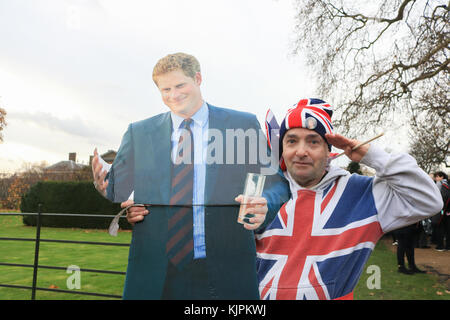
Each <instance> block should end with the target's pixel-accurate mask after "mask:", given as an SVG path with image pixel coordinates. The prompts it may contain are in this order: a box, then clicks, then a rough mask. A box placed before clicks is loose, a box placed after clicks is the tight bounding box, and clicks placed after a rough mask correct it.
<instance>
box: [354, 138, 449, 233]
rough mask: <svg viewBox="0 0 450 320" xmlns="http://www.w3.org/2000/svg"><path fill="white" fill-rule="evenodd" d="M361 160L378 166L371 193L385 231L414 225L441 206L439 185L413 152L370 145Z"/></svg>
mask: <svg viewBox="0 0 450 320" xmlns="http://www.w3.org/2000/svg"><path fill="white" fill-rule="evenodd" d="M361 163H362V164H365V165H367V166H369V167H371V168H373V169H375V170H376V175H375V178H374V180H373V186H372V193H373V197H374V201H375V206H376V208H377V211H378V220H379V222H380V225H381V228H382V230H383V232H389V231H392V230H395V229H398V228H401V227H404V226H407V225H411V224H413V223H415V222H418V221H420V220H423V219H425V218H427V217H429V216H432V215H434V214H436V213H437V212H439V210H440V209H441V208H442V205H443V204H442V197H441V194H440V193H439V189H438V188H437V187H436V185H435V183H434V182H433V180H432V179H431V178H430V177H429V176H428V175H427V174H426V173H425V172H424V171H423V170H422V169H420V168H419V166H418V165H417V162H416V160H415V159H414V158H413V157H411V156H410V155H408V154H406V153H398V154H390V153H387V152H385V151H384V150H382V149H380V148H378V147H376V146H373V145H371V146H370V148H369V151H368V152H367V154H366V155H365V156H364V158H363V159H362V160H361Z"/></svg>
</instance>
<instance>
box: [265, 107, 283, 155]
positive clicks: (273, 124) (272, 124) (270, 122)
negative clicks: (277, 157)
mask: <svg viewBox="0 0 450 320" xmlns="http://www.w3.org/2000/svg"><path fill="white" fill-rule="evenodd" d="M265 126H266V137H267V144H268V145H269V148H270V149H272V145H273V143H272V142H273V141H274V139H277V140H278V139H279V138H280V133H279V132H280V126H279V125H278V122H277V119H276V118H275V116H274V114H273V113H272V110H270V109H269V110H267V113H266V121H265ZM273 133H275V136H272V134H273Z"/></svg>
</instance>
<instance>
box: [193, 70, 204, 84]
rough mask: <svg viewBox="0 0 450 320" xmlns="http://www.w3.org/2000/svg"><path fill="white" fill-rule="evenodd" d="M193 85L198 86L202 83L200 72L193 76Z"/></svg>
mask: <svg viewBox="0 0 450 320" xmlns="http://www.w3.org/2000/svg"><path fill="white" fill-rule="evenodd" d="M194 80H195V83H196V84H197V85H198V86H200V84H201V83H202V74H201V73H200V72H197V73H196V74H195V79H194Z"/></svg>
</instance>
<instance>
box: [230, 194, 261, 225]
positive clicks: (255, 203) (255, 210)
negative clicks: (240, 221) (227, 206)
mask: <svg viewBox="0 0 450 320" xmlns="http://www.w3.org/2000/svg"><path fill="white" fill-rule="evenodd" d="M234 200H235V201H236V202H239V203H241V204H242V203H243V202H244V196H243V195H242V194H240V195H238V196H237V197H236V198H235V199H234ZM267 211H268V208H267V200H266V199H265V198H263V197H247V205H246V208H245V212H244V215H245V216H246V218H245V219H244V228H245V229H247V230H255V229H257V228H259V226H261V224H262V223H263V222H264V220H265V219H266V214H267Z"/></svg>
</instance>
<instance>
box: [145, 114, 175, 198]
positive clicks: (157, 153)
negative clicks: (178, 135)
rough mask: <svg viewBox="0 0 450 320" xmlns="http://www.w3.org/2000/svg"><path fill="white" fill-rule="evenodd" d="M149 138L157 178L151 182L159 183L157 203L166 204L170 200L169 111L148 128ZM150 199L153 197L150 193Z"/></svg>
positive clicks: (170, 128)
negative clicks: (155, 163) (155, 162)
mask: <svg viewBox="0 0 450 320" xmlns="http://www.w3.org/2000/svg"><path fill="white" fill-rule="evenodd" d="M148 135H149V139H150V140H151V141H152V146H153V150H152V152H153V153H154V156H153V159H156V160H155V161H157V174H156V175H154V176H155V177H156V178H157V179H156V181H153V182H152V183H155V184H157V185H159V191H160V201H159V202H158V203H161V204H168V203H169V201H170V181H171V163H172V162H171V159H170V150H171V135H172V120H171V118H170V113H169V112H168V113H165V114H164V116H163V117H162V118H161V120H160V122H159V123H156V124H155V125H154V126H153V127H152V128H150V130H149V132H148ZM150 197H151V199H155V198H154V196H153V195H150Z"/></svg>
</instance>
